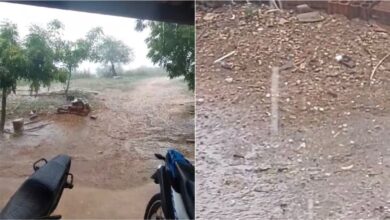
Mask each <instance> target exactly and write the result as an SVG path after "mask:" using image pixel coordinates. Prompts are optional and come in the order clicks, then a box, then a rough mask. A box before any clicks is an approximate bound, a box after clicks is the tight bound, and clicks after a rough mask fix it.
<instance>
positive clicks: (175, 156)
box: [166, 149, 191, 179]
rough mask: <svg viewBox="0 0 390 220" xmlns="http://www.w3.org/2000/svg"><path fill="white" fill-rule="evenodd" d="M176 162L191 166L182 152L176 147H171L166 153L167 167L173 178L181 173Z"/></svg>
mask: <svg viewBox="0 0 390 220" xmlns="http://www.w3.org/2000/svg"><path fill="white" fill-rule="evenodd" d="M175 163H178V164H183V165H189V166H191V164H190V162H188V160H187V159H186V158H185V157H184V155H183V154H182V153H180V152H179V151H177V150H175V149H169V150H168V152H167V155H166V167H167V170H168V173H169V174H170V176H171V177H172V178H173V179H176V178H177V176H178V175H179V174H178V170H177V168H176V166H175Z"/></svg>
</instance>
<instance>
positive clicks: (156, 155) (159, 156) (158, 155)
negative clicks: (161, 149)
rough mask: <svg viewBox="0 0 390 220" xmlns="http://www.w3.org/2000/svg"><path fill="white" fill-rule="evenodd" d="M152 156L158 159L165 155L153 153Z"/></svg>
mask: <svg viewBox="0 0 390 220" xmlns="http://www.w3.org/2000/svg"><path fill="white" fill-rule="evenodd" d="M154 156H155V157H156V158H157V159H159V160H165V157H164V156H163V155H161V154H154Z"/></svg>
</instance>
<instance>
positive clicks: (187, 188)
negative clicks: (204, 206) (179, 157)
mask: <svg viewBox="0 0 390 220" xmlns="http://www.w3.org/2000/svg"><path fill="white" fill-rule="evenodd" d="M176 167H177V170H178V171H179V172H178V173H179V175H178V177H179V185H180V194H181V195H182V198H183V202H184V206H185V208H186V211H187V213H188V215H189V216H188V217H189V218H190V219H194V209H195V204H194V201H195V192H194V189H195V186H194V180H195V169H194V167H193V166H192V165H190V164H179V163H176Z"/></svg>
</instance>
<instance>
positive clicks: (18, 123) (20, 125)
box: [12, 118, 24, 133]
mask: <svg viewBox="0 0 390 220" xmlns="http://www.w3.org/2000/svg"><path fill="white" fill-rule="evenodd" d="M12 125H13V127H14V132H15V133H22V132H23V130H24V119H23V118H18V119H15V120H13V121H12Z"/></svg>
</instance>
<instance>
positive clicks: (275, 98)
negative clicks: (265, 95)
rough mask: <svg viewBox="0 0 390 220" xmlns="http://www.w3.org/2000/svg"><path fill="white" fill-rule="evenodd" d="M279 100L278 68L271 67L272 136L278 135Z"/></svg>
mask: <svg viewBox="0 0 390 220" xmlns="http://www.w3.org/2000/svg"><path fill="white" fill-rule="evenodd" d="M278 102H279V68H278V67H274V68H272V77H271V134H272V136H274V137H275V136H277V135H278V130H279V129H278V127H279V115H278V110H279V106H278Z"/></svg>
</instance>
